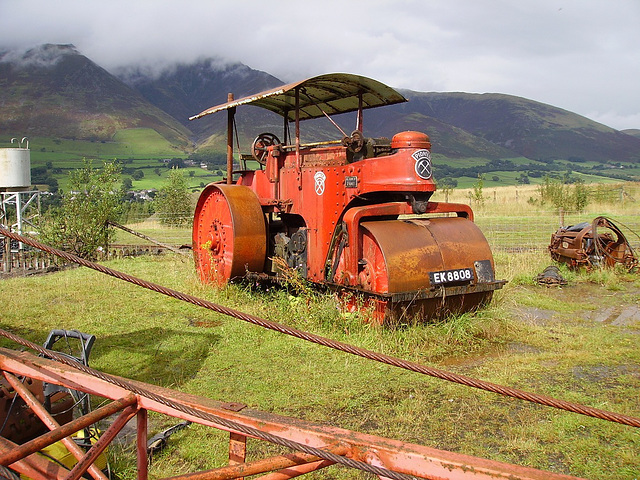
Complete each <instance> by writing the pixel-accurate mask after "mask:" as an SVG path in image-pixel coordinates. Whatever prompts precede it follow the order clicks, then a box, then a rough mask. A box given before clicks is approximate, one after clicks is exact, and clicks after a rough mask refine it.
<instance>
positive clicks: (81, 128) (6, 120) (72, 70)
mask: <svg viewBox="0 0 640 480" xmlns="http://www.w3.org/2000/svg"><path fill="white" fill-rule="evenodd" d="M0 108H1V110H0V112H1V115H0V131H5V132H11V134H15V135H30V136H47V137H61V138H78V139H85V140H103V141H106V140H111V138H112V137H113V135H114V134H115V133H116V131H118V130H121V129H124V128H136V127H145V128H152V129H154V130H155V131H157V132H158V133H159V134H161V135H162V136H163V137H165V138H166V139H167V140H169V141H170V142H171V143H173V144H174V145H176V146H180V147H181V148H187V147H188V145H189V143H190V142H189V136H190V132H189V130H188V129H186V128H185V127H184V126H183V125H181V124H180V123H179V122H177V121H176V120H175V119H174V118H173V117H171V116H170V115H169V114H167V113H165V112H163V111H162V110H161V109H159V108H158V107H155V106H153V105H152V104H150V103H149V102H147V101H146V100H145V99H144V97H143V96H142V95H140V94H139V93H138V92H136V91H135V90H133V89H131V88H130V87H128V86H127V85H125V84H124V83H122V82H121V81H120V80H118V79H117V78H116V77H114V76H113V75H111V74H110V73H109V72H107V71H106V70H105V69H103V68H101V67H99V66H98V65H96V64H95V63H94V62H92V61H91V60H89V59H88V58H87V57H85V56H84V55H81V54H80V53H79V52H78V51H77V50H76V49H75V47H74V46H73V45H51V44H47V45H41V46H39V47H36V48H33V49H31V50H28V51H26V52H15V51H11V52H4V53H0Z"/></svg>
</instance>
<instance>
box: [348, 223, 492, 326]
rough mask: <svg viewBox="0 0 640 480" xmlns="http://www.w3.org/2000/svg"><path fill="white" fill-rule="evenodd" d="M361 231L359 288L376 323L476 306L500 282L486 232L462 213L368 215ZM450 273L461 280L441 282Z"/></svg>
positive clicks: (448, 312)
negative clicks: (400, 217) (387, 217)
mask: <svg viewBox="0 0 640 480" xmlns="http://www.w3.org/2000/svg"><path fill="white" fill-rule="evenodd" d="M359 236H360V239H359V241H360V245H361V256H360V258H359V262H358V264H359V272H358V280H357V282H358V288H359V289H360V290H361V291H362V292H363V293H364V294H365V298H368V299H369V300H368V301H367V302H366V303H367V305H368V306H373V307H374V318H375V320H376V321H379V322H382V321H385V322H390V323H394V322H398V321H406V320H409V319H411V318H416V317H418V318H422V319H429V318H438V317H443V316H446V315H449V314H459V313H464V312H468V311H472V310H476V309H477V308H480V307H482V306H484V305H486V304H487V303H489V302H490V300H491V297H492V294H493V291H494V290H495V289H498V288H501V287H502V285H503V284H504V282H503V281H496V280H495V278H494V263H493V255H492V254H491V249H490V248H489V244H488V243H487V241H486V239H485V237H484V235H483V234H482V232H481V231H480V229H479V228H478V227H477V226H476V225H475V224H474V223H473V222H471V221H470V220H467V219H465V218H462V217H449V218H430V219H407V220H372V221H367V222H362V223H361V224H360V232H359ZM454 272H455V275H462V276H461V277H460V278H459V279H458V280H459V281H456V279H455V278H452V279H450V280H453V281H443V280H446V275H447V274H451V275H453V274H454ZM338 273H340V272H338ZM336 277H337V278H340V276H339V275H336Z"/></svg>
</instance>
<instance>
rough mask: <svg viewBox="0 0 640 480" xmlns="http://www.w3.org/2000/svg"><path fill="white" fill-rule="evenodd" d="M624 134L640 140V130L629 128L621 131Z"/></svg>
mask: <svg viewBox="0 0 640 480" xmlns="http://www.w3.org/2000/svg"><path fill="white" fill-rule="evenodd" d="M621 132H622V133H626V134H627V135H631V136H633V137H638V138H640V128H629V129H627V130H621Z"/></svg>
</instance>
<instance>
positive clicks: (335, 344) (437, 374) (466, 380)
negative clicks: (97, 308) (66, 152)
mask: <svg viewBox="0 0 640 480" xmlns="http://www.w3.org/2000/svg"><path fill="white" fill-rule="evenodd" d="M0 234H3V235H5V236H8V237H10V238H13V239H14V240H18V241H20V242H23V243H26V244H27V245H30V246H32V247H34V248H38V249H40V250H43V251H45V252H47V253H50V254H53V255H56V256H59V257H61V258H64V259H66V260H69V261H70V262H74V263H77V264H79V265H82V266H85V267H88V268H91V269H93V270H97V271H99V272H101V273H104V274H106V275H110V276H112V277H115V278H118V279H120V280H124V281H127V282H130V283H133V284H135V285H138V286H141V287H143V288H146V289H149V290H152V291H155V292H158V293H162V294H163V295H167V296H169V297H172V298H176V299H179V300H182V301H185V302H188V303H191V304H193V305H197V306H200V307H204V308H207V309H209V310H212V311H215V312H218V313H221V314H224V315H228V316H230V317H233V318H237V319H239V320H243V321H245V322H248V323H252V324H254V325H258V326H261V327H263V328H267V329H269V330H274V331H277V332H280V333H284V334H286V335H290V336H293V337H296V338H300V339H302V340H306V341H309V342H312V343H315V344H318V345H323V346H325V347H329V348H332V349H335V350H339V351H342V352H346V353H350V354H352V355H356V356H359V357H362V358H367V359H369V360H375V361H377V362H380V363H385V364H387V365H391V366H394V367H398V368H402V369H405V370H409V371H412V372H416V373H421V374H423V375H428V376H430V377H434V378H439V379H441V380H447V381H449V382H453V383H457V384H460V385H465V386H468V387H473V388H477V389H480V390H485V391H488V392H493V393H497V394H500V395H504V396H507V397H512V398H517V399H520V400H526V401H528V402H532V403H537V404H539V405H546V406H548V407H553V408H558V409H560V410H565V411H568V412H573V413H578V414H581V415H585V416H588V417H594V418H599V419H602V420H608V421H611V422H616V423H621V424H623V425H630V426H632V427H640V418H636V417H631V416H628V415H623V414H619V413H615V412H609V411H606V410H601V409H598V408H594V407H589V406H586V405H580V404H576V403H572V402H567V401H564V400H559V399H556V398H553V397H548V396H544V395H539V394H535V393H530V392H526V391H523V390H518V389H515V388H511V387H506V386H503V385H498V384H495V383H491V382H487V381H484V380H478V379H476V378H472V377H467V376H465V375H460V374H457V373H452V372H448V371H445V370H440V369H437V368H433V367H427V366H425V365H421V364H419V363H416V362H411V361H408V360H402V359H400V358H396V357H392V356H390V355H385V354H383V353H378V352H374V351H371V350H367V349H364V348H360V347H356V346H354V345H350V344H347V343H342V342H339V341H337V340H332V339H330V338H326V337H322V336H320V335H316V334H313V333H309V332H305V331H302V330H298V329H296V328H292V327H289V326H286V325H282V324H280V323H277V322H273V321H270V320H266V319H263V318H260V317H256V316H254V315H249V314H247V313H243V312H240V311H238V310H234V309H232V308H228V307H225V306H223V305H218V304H216V303H213V302H210V301H208V300H204V299H202V298H198V297H194V296H192V295H189V294H186V293H183V292H179V291H177V290H173V289H170V288H167V287H163V286H162V285H158V284H155V283H152V282H148V281H146V280H142V279H140V278H137V277H134V276H131V275H128V274H126V273H123V272H120V271H118V270H114V269H111V268H108V267H105V266H104V265H100V264H98V263H95V262H91V261H89V260H85V259H83V258H80V257H78V256H76V255H73V254H71V253H67V252H64V251H61V250H58V249H55V248H52V247H49V246H47V245H43V244H41V243H39V242H37V241H35V240H33V239H30V238H28V237H24V236H22V235H18V234H16V233H13V232H10V231H8V230H6V229H4V228H0Z"/></svg>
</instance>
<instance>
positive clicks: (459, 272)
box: [429, 268, 473, 285]
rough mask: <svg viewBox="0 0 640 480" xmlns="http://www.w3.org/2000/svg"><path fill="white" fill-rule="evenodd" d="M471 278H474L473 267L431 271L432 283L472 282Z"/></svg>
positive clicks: (430, 279) (430, 278)
mask: <svg viewBox="0 0 640 480" xmlns="http://www.w3.org/2000/svg"><path fill="white" fill-rule="evenodd" d="M471 280H473V269H471V268H456V269H454V270H442V271H441V272H429V281H430V282H431V285H444V284H447V283H460V282H470V281H471Z"/></svg>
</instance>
